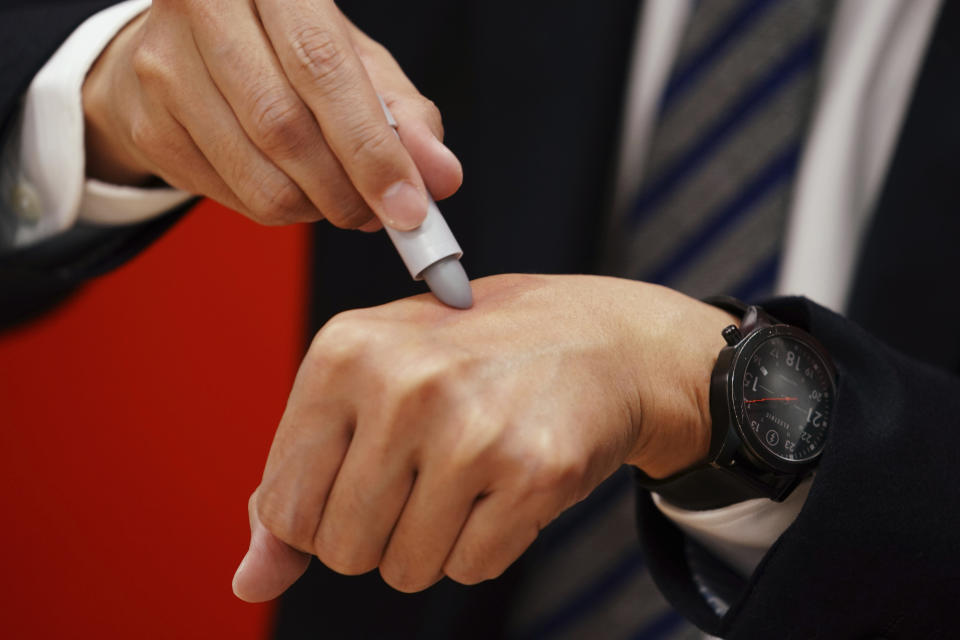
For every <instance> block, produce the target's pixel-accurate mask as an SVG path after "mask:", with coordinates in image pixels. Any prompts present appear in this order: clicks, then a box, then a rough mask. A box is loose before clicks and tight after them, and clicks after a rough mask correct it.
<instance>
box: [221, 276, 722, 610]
mask: <svg viewBox="0 0 960 640" xmlns="http://www.w3.org/2000/svg"><path fill="white" fill-rule="evenodd" d="M474 291H475V294H476V305H475V306H474V308H473V309H472V310H470V311H467V312H462V311H454V310H451V309H448V308H446V307H444V306H442V305H440V304H438V303H437V302H436V301H435V300H434V299H433V298H432V297H430V296H417V297H414V298H408V299H405V300H400V301H398V302H394V303H391V304H388V305H384V306H381V307H376V308H372V309H364V310H359V311H350V312H347V313H344V314H341V315H339V316H337V317H336V318H334V319H333V320H331V321H330V322H329V323H328V324H327V325H326V326H325V327H324V328H323V329H322V330H321V331H320V332H319V333H318V334H317V336H316V338H315V340H314V341H313V344H312V345H311V347H310V350H309V352H308V354H307V356H306V358H305V359H304V361H303V364H302V365H301V367H300V371H299V373H298V374H297V379H296V382H295V383H294V387H293V391H292V392H291V394H290V399H289V401H288V404H287V408H286V411H285V413H284V415H283V418H282V420H281V422H280V426H279V428H278V430H277V433H276V437H275V439H274V442H273V446H272V448H271V451H270V455H269V459H268V460H267V464H266V469H265V471H264V473H263V480H262V482H261V483H260V486H259V487H258V488H257V490H256V492H255V493H254V495H253V496H252V497H251V500H250V520H251V529H252V540H251V548H250V552H248V554H247V556H246V557H245V558H244V561H243V563H242V564H241V567H240V569H239V570H238V571H237V575H236V576H235V578H234V591H235V593H236V594H237V595H238V596H239V597H241V598H243V599H245V600H249V601H261V600H267V599H270V598H273V597H276V596H277V595H279V594H280V593H281V592H282V591H283V590H285V589H286V588H287V587H288V586H289V585H290V584H292V583H293V582H294V581H295V580H296V579H297V578H298V577H299V576H300V575H301V574H302V572H303V571H304V570H305V569H306V565H307V562H308V559H309V555H310V554H313V555H316V556H317V557H318V558H319V559H320V560H321V561H322V562H323V563H324V564H326V565H327V566H329V567H330V568H332V569H334V570H336V571H339V572H341V573H346V574H359V573H364V572H367V571H370V570H371V569H374V568H376V567H379V569H380V573H381V574H382V576H383V578H384V580H385V581H386V582H387V583H388V584H390V585H391V586H393V587H395V588H397V589H399V590H401V591H418V590H421V589H424V588H426V587H428V586H430V585H431V584H433V583H434V582H436V581H437V580H439V579H440V578H441V577H442V576H443V575H447V576H449V577H451V578H452V579H454V580H456V581H458V582H462V583H465V584H473V583H476V582H479V581H481V580H485V579H489V578H493V577H495V576H497V575H499V574H500V573H501V572H503V571H504V570H505V569H506V568H507V567H508V566H509V565H510V564H511V563H512V562H513V561H514V560H515V559H516V558H517V557H518V556H519V555H520V554H521V553H522V552H523V551H524V550H525V549H526V548H527V547H528V546H529V545H530V543H531V542H533V540H534V538H535V537H536V536H537V534H538V533H539V531H540V530H541V529H542V528H543V527H545V526H546V525H547V524H548V523H549V522H550V521H551V520H553V519H554V518H555V517H556V516H557V515H558V514H559V513H560V512H562V511H563V510H564V509H566V508H567V507H569V506H571V505H572V504H574V503H575V502H577V501H578V500H581V499H582V498H584V497H585V496H586V495H587V494H588V493H589V492H590V491H592V490H593V489H594V488H595V487H596V486H597V484H599V483H600V482H601V481H602V480H603V479H604V478H606V477H607V476H608V475H610V474H611V473H612V472H613V471H615V470H616V469H617V468H618V467H619V466H620V465H621V464H623V463H624V462H628V463H631V464H635V465H637V466H639V467H640V468H642V469H644V470H645V471H646V472H647V473H649V474H650V475H652V476H655V477H664V476H667V475H669V474H670V473H673V472H674V471H678V470H680V469H683V468H685V467H687V466H690V465H692V464H693V463H695V462H696V461H697V460H699V459H701V458H703V457H704V456H705V455H706V453H707V447H708V441H709V427H710V425H709V410H708V398H707V395H708V388H709V378H710V372H711V369H712V367H713V363H714V362H715V360H716V356H717V354H718V353H719V351H720V349H721V347H722V346H723V340H722V338H721V336H720V331H721V329H722V328H723V327H724V326H726V325H727V324H729V323H730V322H731V319H732V318H731V316H729V315H727V314H726V313H724V312H723V311H720V310H718V309H715V308H713V307H710V306H708V305H705V304H703V303H700V302H698V301H696V300H693V299H691V298H687V297H686V296H683V295H681V294H678V293H676V292H673V291H671V290H669V289H665V288H662V287H657V286H653V285H647V284H643V283H638V282H632V281H627V280H617V279H613V278H600V277H586V276H498V277H493V278H487V279H484V280H479V281H476V282H475V283H474Z"/></svg>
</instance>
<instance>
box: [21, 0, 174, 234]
mask: <svg viewBox="0 0 960 640" xmlns="http://www.w3.org/2000/svg"><path fill="white" fill-rule="evenodd" d="M149 6H150V0H127V1H126V2H121V3H120V4H117V5H114V6H112V7H109V8H107V9H104V10H103V11H101V12H99V13H97V14H95V15H93V16H91V17H90V18H88V19H87V20H86V21H85V22H84V23H83V24H81V25H80V26H79V27H78V28H77V29H76V30H75V31H74V32H73V33H72V34H71V35H70V37H69V38H67V40H66V41H64V43H63V44H62V45H61V46H60V48H59V49H57V51H56V53H54V55H53V57H51V58H50V60H48V61H47V64H46V65H44V67H43V68H42V69H41V70H40V71H39V73H37V75H36V76H35V77H34V79H33V82H32V83H31V84H30V87H29V89H28V90H27V94H26V96H25V99H24V107H23V115H22V119H21V126H20V131H19V136H18V134H17V132H14V133H13V136H12V139H11V141H10V142H11V143H12V144H16V145H17V146H18V153H13V154H8V153H5V154H4V156H5V158H8V159H9V160H5V162H13V163H14V164H15V165H16V166H13V167H9V166H8V167H5V168H4V172H5V173H6V174H7V175H12V176H14V181H15V185H14V188H13V193H14V194H15V195H16V197H11V198H10V200H11V202H10V204H11V206H12V208H13V210H14V211H13V213H14V215H16V216H17V217H18V220H17V224H16V227H15V232H14V237H13V244H14V246H26V245H29V244H32V243H35V242H38V241H40V240H43V239H45V238H48V237H50V236H53V235H55V234H57V233H60V232H62V231H66V230H67V229H69V228H70V227H72V226H73V225H74V224H75V223H76V222H77V221H78V220H83V221H85V222H92V223H97V224H111V225H119V224H131V223H135V222H140V221H143V220H146V219H148V218H151V217H154V216H157V215H159V214H161V213H163V212H164V211H167V210H169V209H171V208H173V207H175V206H177V205H178V204H181V203H183V202H185V201H186V200H188V199H189V198H190V197H191V196H190V194H188V193H185V192H182V191H179V190H176V189H172V188H163V189H135V188H131V187H120V186H116V185H108V184H105V183H102V182H98V181H96V180H89V179H87V178H86V167H85V155H86V153H85V147H84V116H83V103H82V89H83V82H84V79H85V78H86V75H87V72H88V71H89V70H90V67H91V66H92V65H93V63H94V61H95V60H96V59H97V57H98V56H99V55H100V53H101V52H102V51H103V50H104V49H105V48H106V46H107V45H108V44H109V43H110V41H111V40H112V39H113V38H114V36H115V35H116V34H117V33H118V32H119V31H120V30H121V29H122V28H123V27H124V26H125V25H126V24H127V23H128V22H130V20H132V19H133V18H135V17H136V16H137V15H139V14H140V13H142V12H143V11H144V10H146V9H147V8H148V7H149Z"/></svg>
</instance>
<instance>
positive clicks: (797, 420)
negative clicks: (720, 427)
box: [743, 336, 834, 462]
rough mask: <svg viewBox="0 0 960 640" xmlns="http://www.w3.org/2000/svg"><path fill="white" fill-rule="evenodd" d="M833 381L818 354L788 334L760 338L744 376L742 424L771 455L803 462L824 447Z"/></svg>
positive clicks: (832, 396) (832, 400)
mask: <svg viewBox="0 0 960 640" xmlns="http://www.w3.org/2000/svg"><path fill="white" fill-rule="evenodd" d="M833 403H834V383H833V378H832V377H831V373H830V370H829V369H828V368H827V365H826V364H825V363H824V361H823V359H822V358H821V357H820V355H819V354H818V353H817V352H816V351H814V350H813V348H811V347H809V346H807V344H805V343H803V342H801V341H799V340H797V339H794V338H792V337H789V336H774V337H771V338H768V339H766V340H764V341H763V342H761V343H760V344H759V345H757V347H756V348H755V349H754V351H753V353H752V354H751V355H750V358H749V360H748V361H747V367H746V369H745V371H744V374H743V415H744V417H745V418H746V424H745V425H744V426H745V427H748V428H749V429H751V430H752V431H753V433H754V434H755V436H756V439H757V440H758V441H759V442H760V444H761V445H762V446H763V447H764V448H765V449H766V450H767V451H769V452H770V453H772V454H773V455H775V456H777V457H778V458H781V459H783V460H786V461H789V462H805V461H808V460H812V459H813V458H815V457H816V456H817V455H818V454H819V453H820V451H821V450H822V449H823V445H824V442H825V440H826V436H827V428H828V427H829V426H830V416H831V412H832V409H833Z"/></svg>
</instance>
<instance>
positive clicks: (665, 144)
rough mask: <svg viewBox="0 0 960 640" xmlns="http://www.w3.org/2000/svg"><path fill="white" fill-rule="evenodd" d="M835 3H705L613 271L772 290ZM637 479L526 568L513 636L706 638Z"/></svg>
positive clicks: (542, 547)
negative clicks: (641, 540)
mask: <svg viewBox="0 0 960 640" xmlns="http://www.w3.org/2000/svg"><path fill="white" fill-rule="evenodd" d="M831 7H832V1H831V0H700V2H698V4H697V5H696V8H695V9H694V11H693V14H692V16H691V19H690V22H689V24H688V26H687V29H686V32H685V34H684V37H683V39H682V41H681V44H680V48H679V52H678V56H677V60H676V62H675V65H674V70H673V73H672V75H671V78H670V80H669V82H668V83H667V86H666V88H665V90H664V93H663V97H662V103H661V108H660V112H659V114H658V122H657V126H656V129H655V131H654V135H653V139H652V144H651V148H650V152H649V156H648V159H647V162H646V171H645V177H644V179H643V182H642V185H641V187H640V190H639V194H638V196H637V199H636V201H635V204H634V205H633V206H632V207H631V208H630V209H629V210H628V211H626V212H624V214H623V215H621V216H619V217H617V218H616V219H615V220H614V221H613V223H612V225H611V227H610V233H609V240H608V243H607V252H606V254H605V261H606V262H605V266H606V268H605V272H607V273H610V274H613V275H619V276H626V277H632V278H635V279H642V280H647V281H653V282H658V283H661V284H666V285H669V286H672V287H674V288H677V289H680V290H681V291H684V292H686V293H689V294H691V295H697V296H702V295H708V294H712V293H721V292H727V293H732V294H734V295H738V296H739V297H742V298H746V299H751V298H754V297H756V296H758V295H762V294H764V293H766V292H768V291H769V290H770V289H771V288H772V286H773V282H774V279H775V277H776V269H777V264H778V262H779V260H778V255H779V245H780V236H781V234H782V228H783V226H784V213H785V211H786V208H787V204H788V200H789V194H790V188H791V184H792V177H793V175H794V172H795V169H796V166H797V160H798V157H799V150H800V145H801V142H802V139H803V134H804V128H805V123H806V120H807V117H808V114H809V108H810V105H811V103H812V101H813V97H814V90H815V80H816V62H817V60H818V54H819V51H820V48H821V44H822V40H823V35H824V26H825V24H826V22H827V20H828V18H829V9H830V8H831ZM631 478H632V477H631V475H630V474H629V473H628V472H627V470H626V469H621V470H620V471H618V472H617V473H616V474H614V475H613V476H612V477H611V478H610V479H608V480H607V481H606V482H605V483H604V484H602V485H601V486H600V487H599V488H598V489H597V490H596V491H594V492H593V493H592V494H591V496H590V497H589V498H587V499H586V500H585V501H584V502H582V503H580V504H579V505H577V506H575V507H574V508H572V509H570V510H569V511H568V512H567V513H565V514H563V515H562V516H561V517H560V518H558V519H557V521H556V522H554V523H553V524H551V525H550V526H549V527H547V528H546V529H545V530H544V531H543V533H542V535H541V536H540V538H539V539H538V540H537V542H536V543H535V544H534V545H533V546H532V547H531V549H530V550H529V552H528V553H527V554H526V556H525V559H524V563H525V566H526V567H527V568H528V569H527V570H526V571H525V572H524V578H523V581H522V582H521V584H520V585H519V588H518V593H517V597H516V600H515V602H514V604H513V607H512V614H511V615H512V617H511V620H510V623H509V625H508V630H509V634H510V636H511V637H514V638H571V639H574V638H604V639H611V640H616V639H618V638H633V639H636V640H653V639H655V638H694V637H696V638H699V637H701V634H700V633H699V632H697V631H696V630H695V629H693V628H692V627H691V626H690V625H689V624H688V623H686V622H685V621H683V620H682V618H681V617H680V616H679V615H678V614H677V613H676V612H674V611H673V610H672V609H671V608H670V607H669V605H668V604H667V603H666V602H665V601H664V599H663V597H662V596H660V594H659V593H658V592H657V590H656V587H655V586H654V584H653V582H652V580H651V578H650V575H649V573H648V572H647V571H646V569H645V563H644V559H643V557H642V556H641V554H640V550H639V548H638V543H637V539H636V533H635V515H634V508H635V507H634V504H635V502H634V488H633V483H632V479H631ZM717 606H721V607H722V603H719V604H718V605H717Z"/></svg>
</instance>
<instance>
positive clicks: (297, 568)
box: [233, 492, 310, 602]
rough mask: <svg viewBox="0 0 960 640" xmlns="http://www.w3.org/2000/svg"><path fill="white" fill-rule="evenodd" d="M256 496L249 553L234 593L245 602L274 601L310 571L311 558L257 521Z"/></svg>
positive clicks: (252, 505) (236, 578) (251, 507)
mask: <svg viewBox="0 0 960 640" xmlns="http://www.w3.org/2000/svg"><path fill="white" fill-rule="evenodd" d="M256 497H257V494H256V492H254V493H253V495H252V496H250V502H249V504H248V509H249V512H250V549H249V550H248V551H247V555H245V556H244V557H243V560H241V561H240V566H239V567H237V572H236V573H235V574H234V576H233V593H234V595H236V596H237V597H238V598H240V599H241V600H245V601H246V602H265V601H267V600H273V599H274V598H276V597H277V596H279V595H280V594H281V593H283V592H284V591H286V590H287V589H288V588H289V587H290V585H292V584H293V583H294V582H296V581H297V579H299V578H300V576H302V575H303V573H304V572H305V571H306V570H307V565H309V564H310V555H309V554H307V553H303V552H302V551H298V550H296V549H294V548H293V547H291V546H289V545H288V544H286V543H285V542H283V541H282V540H280V539H279V538H277V537H276V536H274V535H273V534H272V533H270V532H269V531H268V530H267V528H266V527H265V526H263V523H262V522H260V518H258V517H257V509H256Z"/></svg>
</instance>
